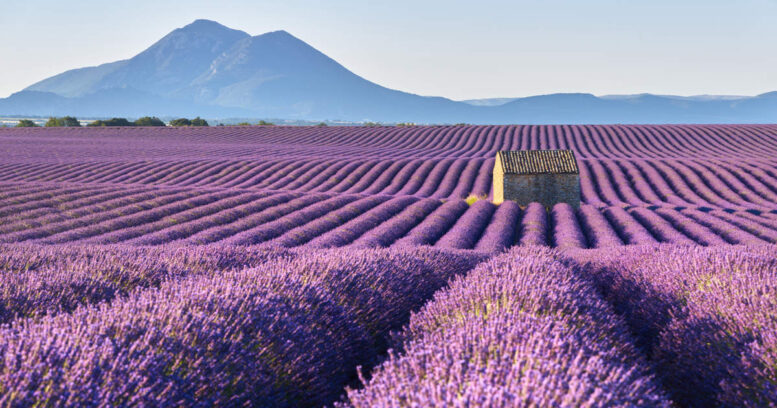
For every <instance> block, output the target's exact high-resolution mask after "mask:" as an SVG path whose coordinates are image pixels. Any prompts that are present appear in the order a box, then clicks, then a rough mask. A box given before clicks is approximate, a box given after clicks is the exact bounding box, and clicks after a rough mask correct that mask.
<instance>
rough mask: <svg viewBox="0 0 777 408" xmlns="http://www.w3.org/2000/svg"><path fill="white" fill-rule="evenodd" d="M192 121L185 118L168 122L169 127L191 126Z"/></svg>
mask: <svg viewBox="0 0 777 408" xmlns="http://www.w3.org/2000/svg"><path fill="white" fill-rule="evenodd" d="M191 125H192V121H190V120H189V119H186V118H179V119H173V120H171V121H170V126H191Z"/></svg>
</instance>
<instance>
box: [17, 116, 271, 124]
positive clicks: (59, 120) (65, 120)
mask: <svg viewBox="0 0 777 408" xmlns="http://www.w3.org/2000/svg"><path fill="white" fill-rule="evenodd" d="M263 122H264V121H263ZM169 125H170V126H209V125H208V121H207V120H205V119H202V118H200V117H199V116H197V117H196V118H194V119H187V118H178V119H173V120H171V121H170V124H169ZM43 126H44V127H81V122H79V121H78V119H76V118H74V117H73V116H63V117H51V118H49V120H47V121H46V123H45V124H44V125H43ZM86 126H88V127H103V126H167V125H165V122H164V121H162V120H161V119H159V118H158V117H156V116H144V117H142V118H139V119H137V120H135V121H132V122H130V121H129V120H127V119H126V118H111V119H101V120H95V121H94V122H91V123H89V124H87V125H86ZM16 127H40V126H39V125H38V124H36V123H35V122H33V121H31V120H29V119H21V120H19V123H17V124H16Z"/></svg>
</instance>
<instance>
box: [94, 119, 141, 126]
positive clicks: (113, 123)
mask: <svg viewBox="0 0 777 408" xmlns="http://www.w3.org/2000/svg"><path fill="white" fill-rule="evenodd" d="M86 126H88V127H104V126H135V123H133V122H130V121H128V120H127V119H125V118H110V119H106V120H95V121H94V122H92V123H90V124H88V125H86Z"/></svg>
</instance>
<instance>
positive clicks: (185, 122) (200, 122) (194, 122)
mask: <svg viewBox="0 0 777 408" xmlns="http://www.w3.org/2000/svg"><path fill="white" fill-rule="evenodd" d="M170 126H209V125H208V121H206V120H205V119H202V118H200V117H199V116H197V117H196V118H194V119H187V118H178V119H173V120H171V121H170Z"/></svg>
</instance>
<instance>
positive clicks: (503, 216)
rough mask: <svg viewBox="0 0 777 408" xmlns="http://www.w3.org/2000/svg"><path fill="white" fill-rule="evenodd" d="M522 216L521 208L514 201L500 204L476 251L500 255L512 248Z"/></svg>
mask: <svg viewBox="0 0 777 408" xmlns="http://www.w3.org/2000/svg"><path fill="white" fill-rule="evenodd" d="M521 214H522V212H521V207H520V206H519V205H518V203H516V202H514V201H505V202H503V203H501V204H499V206H498V207H497V209H496V211H494V216H493V217H492V218H491V222H490V223H489V224H488V226H487V227H486V230H485V231H483V236H482V237H480V240H479V241H478V243H477V245H476V246H475V249H476V250H478V251H485V252H489V253H499V252H503V251H504V250H506V249H507V248H509V247H511V246H512V245H513V242H514V241H515V235H516V234H517V233H518V227H519V225H520V221H521Z"/></svg>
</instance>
